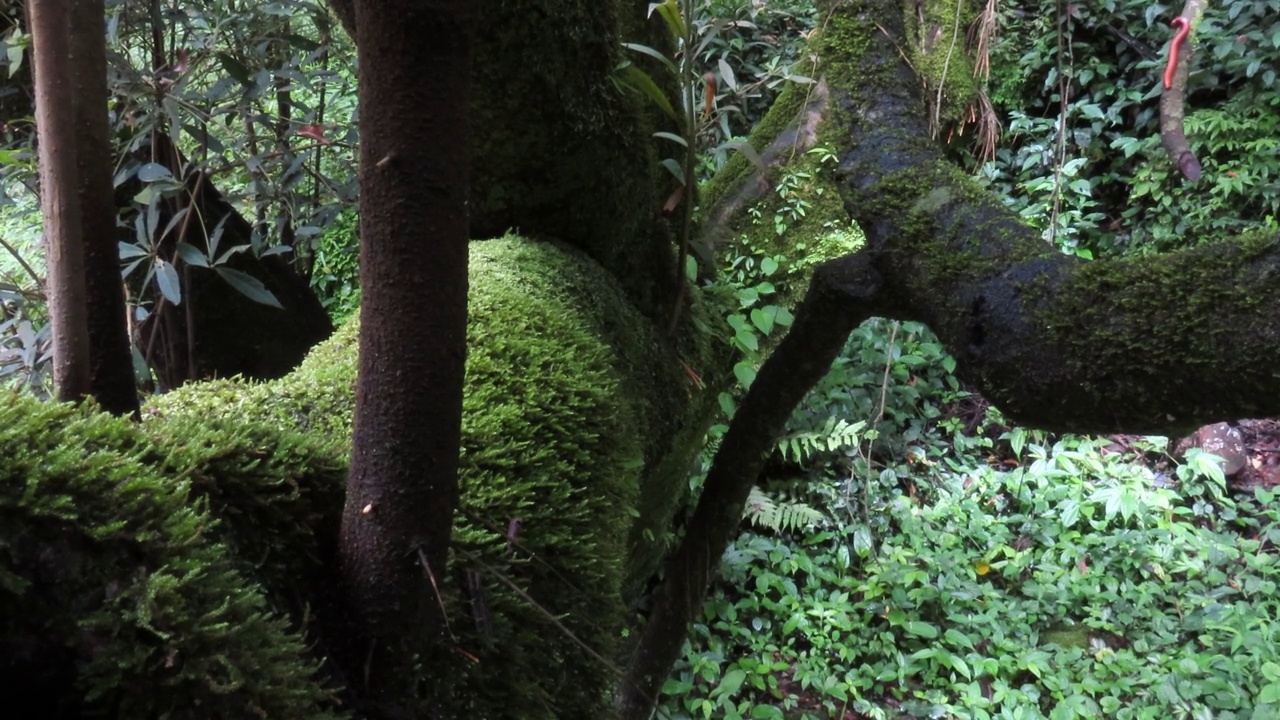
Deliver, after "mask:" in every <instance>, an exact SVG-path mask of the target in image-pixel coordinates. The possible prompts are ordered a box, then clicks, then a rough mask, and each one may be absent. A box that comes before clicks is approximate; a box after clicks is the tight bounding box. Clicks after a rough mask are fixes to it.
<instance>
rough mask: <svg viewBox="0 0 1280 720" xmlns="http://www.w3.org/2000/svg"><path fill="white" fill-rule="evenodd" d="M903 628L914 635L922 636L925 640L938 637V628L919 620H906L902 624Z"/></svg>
mask: <svg viewBox="0 0 1280 720" xmlns="http://www.w3.org/2000/svg"><path fill="white" fill-rule="evenodd" d="M903 628H904V629H905V630H906V631H907V632H908V633H909V634H911V635H915V636H916V637H922V638H924V639H926V640H932V639H933V638H936V637H938V628H936V627H934V626H932V625H930V624H929V623H927V622H920V621H919V620H908V621H907V622H906V624H905V625H903Z"/></svg>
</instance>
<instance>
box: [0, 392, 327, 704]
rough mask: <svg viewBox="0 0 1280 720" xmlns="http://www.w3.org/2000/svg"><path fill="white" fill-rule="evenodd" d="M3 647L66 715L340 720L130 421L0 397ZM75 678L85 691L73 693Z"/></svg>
mask: <svg viewBox="0 0 1280 720" xmlns="http://www.w3.org/2000/svg"><path fill="white" fill-rule="evenodd" d="M0 458H3V461H2V462H0V618H3V620H0V623H3V631H0V643H2V644H3V645H2V646H0V655H2V656H3V657H5V658H6V682H7V683H9V684H10V687H23V688H24V693H25V696H26V700H27V701H28V702H29V703H32V704H34V705H35V706H40V707H44V708H45V709H46V711H47V712H48V713H49V714H50V715H57V714H59V713H60V712H66V713H74V714H75V715H76V716H79V715H80V714H81V713H86V714H90V715H96V714H101V715H103V716H109V717H118V718H139V719H140V720H141V719H150V718H156V717H167V718H191V719H192V720H196V719H197V718H210V717H225V718H247V717H273V718H275V717H279V718H316V719H319V718H337V717H341V716H343V715H342V713H340V712H338V711H337V710H336V705H335V703H334V700H333V697H332V693H331V692H329V691H327V690H325V689H324V687H323V685H322V684H321V683H320V682H318V680H317V678H316V672H315V670H316V662H315V661H314V660H313V659H311V658H310V654H309V650H308V648H307V646H306V644H305V643H304V642H303V640H302V639H301V638H300V637H299V636H298V635H297V634H295V633H294V632H292V631H291V630H290V624H289V622H288V621H286V620H285V619H283V618H282V617H280V616H277V615H276V614H274V613H273V612H272V611H271V609H270V606H269V604H268V603H267V601H266V599H265V597H264V596H263V595H262V594H261V592H260V591H259V590H258V588H257V586H256V585H255V584H254V583H252V582H251V581H250V580H249V579H248V578H246V577H245V575H244V574H243V573H242V572H241V569H242V568H243V567H245V563H244V562H243V561H242V559H241V558H237V557H236V556H235V554H234V553H233V552H232V551H231V550H230V549H229V548H228V547H226V546H225V545H223V544H221V543H220V542H217V541H216V540H215V539H214V538H216V537H217V536H218V534H219V526H218V525H217V524H216V523H215V521H214V520H213V518H212V517H211V516H210V515H209V513H208V512H207V507H208V506H209V504H210V503H209V502H207V501H206V500H204V499H201V498H200V496H199V494H198V493H196V492H194V491H193V487H192V482H190V481H188V480H184V479H175V478H170V477H165V476H164V475H163V474H162V471H163V470H164V469H167V468H161V467H157V465H156V455H155V454H154V452H153V451H152V450H151V447H150V442H149V440H148V438H146V437H145V435H144V434H143V433H142V432H141V431H140V430H139V429H138V428H136V427H134V426H132V425H131V424H129V423H128V422H126V421H122V420H118V419H114V418H110V417H108V416H105V415H100V414H95V413H93V412H91V411H89V410H86V409H77V408H75V407H72V406H68V405H55V404H47V403H45V404H42V403H39V402H36V401H34V400H31V399H27V398H23V397H19V396H15V395H11V394H4V395H0ZM72 687H74V688H75V689H76V691H77V692H71V691H70V689H71V688H72Z"/></svg>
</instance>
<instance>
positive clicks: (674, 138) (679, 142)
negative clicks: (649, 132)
mask: <svg viewBox="0 0 1280 720" xmlns="http://www.w3.org/2000/svg"><path fill="white" fill-rule="evenodd" d="M653 136H654V137H656V138H662V139H663V140H670V141H671V142H673V143H676V144H677V145H679V146H680V147H686V148H687V147H689V141H688V140H685V139H684V138H682V137H680V136H679V135H677V134H675V133H669V132H656V133H654V134H653Z"/></svg>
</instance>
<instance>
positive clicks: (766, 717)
mask: <svg viewBox="0 0 1280 720" xmlns="http://www.w3.org/2000/svg"><path fill="white" fill-rule="evenodd" d="M751 717H752V718H756V719H757V720H784V719H785V718H786V715H783V714H782V711H781V710H779V709H778V708H776V707H774V706H773V705H764V704H761V705H756V706H755V707H753V708H751Z"/></svg>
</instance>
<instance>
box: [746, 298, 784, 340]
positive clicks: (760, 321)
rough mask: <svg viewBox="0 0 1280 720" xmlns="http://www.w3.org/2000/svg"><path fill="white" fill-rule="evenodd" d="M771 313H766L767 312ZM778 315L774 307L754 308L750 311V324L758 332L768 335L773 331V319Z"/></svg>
mask: <svg viewBox="0 0 1280 720" xmlns="http://www.w3.org/2000/svg"><path fill="white" fill-rule="evenodd" d="M771 309H772V310H773V312H768V310H771ZM777 314H778V311H777V307H776V306H772V305H771V306H769V307H768V308H755V309H753V310H752V311H751V324H752V325H755V326H756V328H757V329H759V330H760V332H762V333H764V334H765V335H768V334H769V333H770V332H771V331H772V330H773V319H774V317H775V316H776V315H777Z"/></svg>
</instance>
